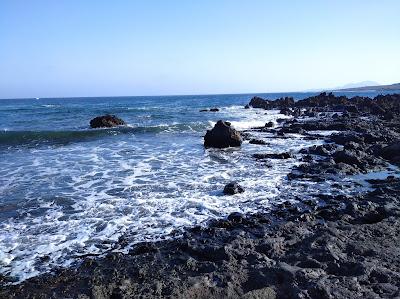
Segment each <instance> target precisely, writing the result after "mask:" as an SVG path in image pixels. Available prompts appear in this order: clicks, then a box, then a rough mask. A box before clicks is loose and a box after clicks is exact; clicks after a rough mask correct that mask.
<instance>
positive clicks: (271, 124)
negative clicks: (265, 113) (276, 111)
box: [265, 121, 274, 128]
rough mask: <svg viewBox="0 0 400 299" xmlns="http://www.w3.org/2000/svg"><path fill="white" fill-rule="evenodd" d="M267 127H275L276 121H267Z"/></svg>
mask: <svg viewBox="0 0 400 299" xmlns="http://www.w3.org/2000/svg"><path fill="white" fill-rule="evenodd" d="M265 127H266V128H273V127H274V123H273V122H272V121H270V122H267V123H266V124H265Z"/></svg>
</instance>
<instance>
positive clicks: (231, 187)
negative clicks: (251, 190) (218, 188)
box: [224, 182, 244, 195]
mask: <svg viewBox="0 0 400 299" xmlns="http://www.w3.org/2000/svg"><path fill="white" fill-rule="evenodd" d="M243 192H244V188H243V187H242V186H240V185H239V184H238V183H236V182H230V183H229V184H227V185H226V186H225V188H224V194H226V195H234V194H237V193H243Z"/></svg>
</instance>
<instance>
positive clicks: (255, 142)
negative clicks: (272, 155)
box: [249, 138, 268, 145]
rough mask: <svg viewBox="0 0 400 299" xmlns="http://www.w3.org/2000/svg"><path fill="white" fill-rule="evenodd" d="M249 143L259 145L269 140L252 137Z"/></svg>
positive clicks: (265, 143)
mask: <svg viewBox="0 0 400 299" xmlns="http://www.w3.org/2000/svg"><path fill="white" fill-rule="evenodd" d="M249 143H250V144H258V145H267V144H268V142H266V141H264V140H261V139H254V138H253V139H251V140H250V141H249Z"/></svg>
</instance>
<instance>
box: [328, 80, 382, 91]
mask: <svg viewBox="0 0 400 299" xmlns="http://www.w3.org/2000/svg"><path fill="white" fill-rule="evenodd" d="M379 85H380V84H379V83H378V82H374V81H362V82H357V83H349V84H346V85H343V86H339V87H336V88H335V90H338V89H349V88H358V87H365V86H379Z"/></svg>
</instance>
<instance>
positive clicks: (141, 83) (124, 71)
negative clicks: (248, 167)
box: [0, 0, 400, 98]
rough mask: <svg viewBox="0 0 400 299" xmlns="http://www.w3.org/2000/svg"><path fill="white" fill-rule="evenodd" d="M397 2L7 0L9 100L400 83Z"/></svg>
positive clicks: (1, 88) (4, 44)
mask: <svg viewBox="0 0 400 299" xmlns="http://www.w3.org/2000/svg"><path fill="white" fill-rule="evenodd" d="M399 14H400V1H398V0H381V1H375V0H362V1H361V0H335V1H330V0H329V1H328V0H303V1H301V0H291V1H289V0H282V1H276V0H273V1H268V0H259V1H258V0H246V1H242V0H240V1H239V0H202V1H184V0H181V1H177V0H168V1H165V0H158V1H157V0H143V1H134V0H133V1H129V0H126V1H124V0H120V1H118V0H115V1H105V0H104V1H103V0H93V1H91V0H85V1H74V0H68V1H67V0H65V1H64V0H58V1H53V0H51V1H41V0H36V1H29V0H0V98H27V97H28V98H29V97H74V96H130V95H177V94H217V93H256V92H260V93H261V92H280V91H282V92H285V91H303V90H307V89H314V88H328V87H337V86H341V85H344V84H347V83H352V82H359V81H365V80H372V81H376V82H379V83H380V84H390V83H397V82H400V18H399Z"/></svg>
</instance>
